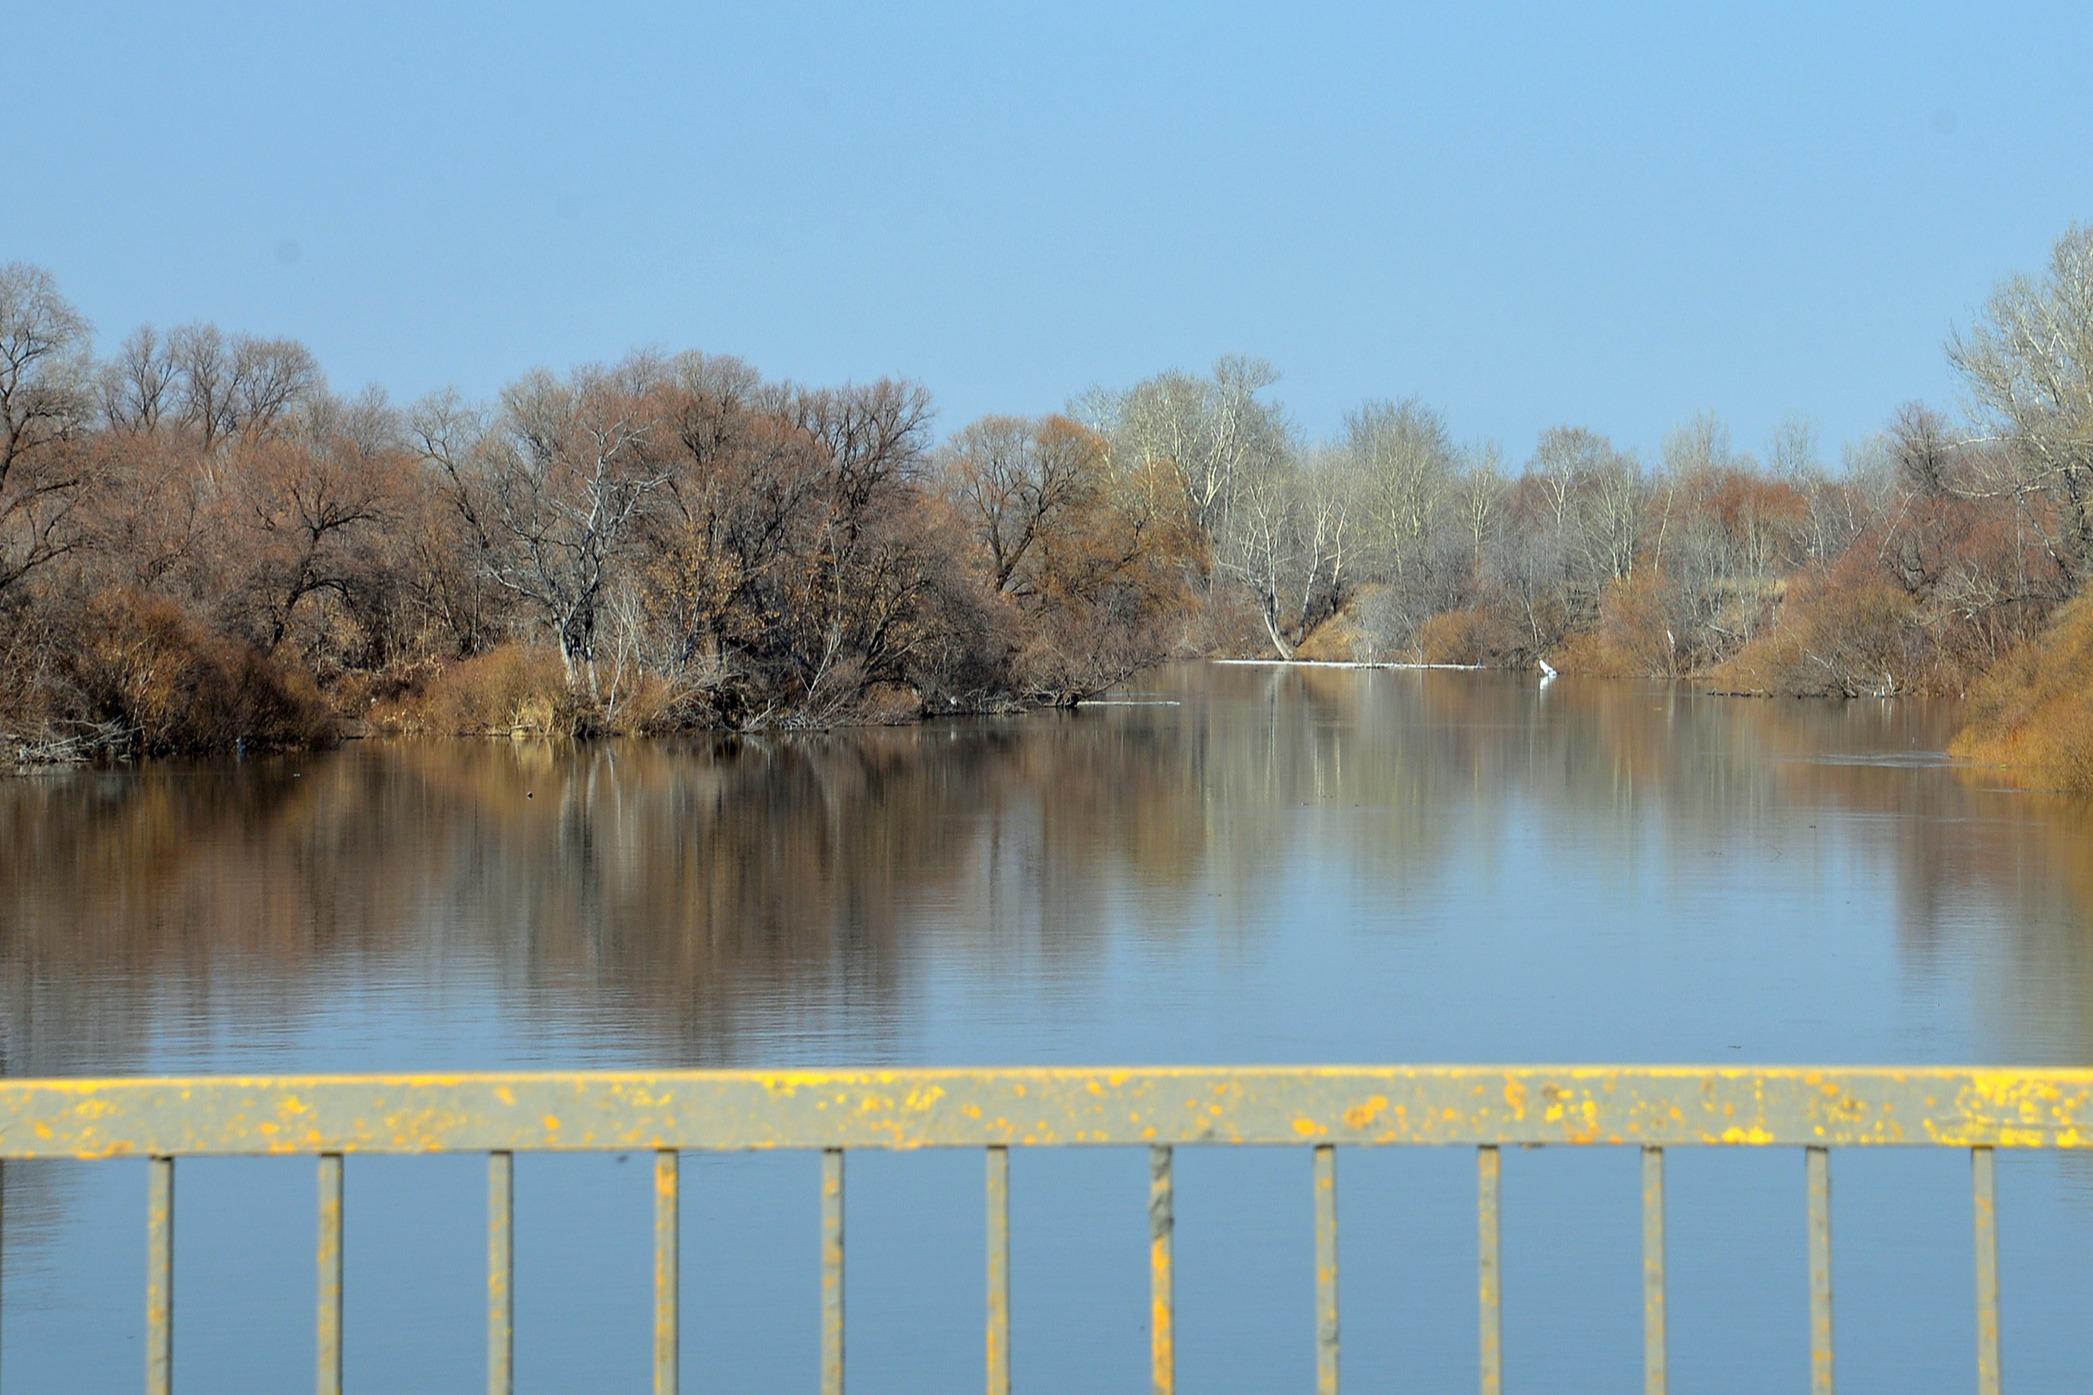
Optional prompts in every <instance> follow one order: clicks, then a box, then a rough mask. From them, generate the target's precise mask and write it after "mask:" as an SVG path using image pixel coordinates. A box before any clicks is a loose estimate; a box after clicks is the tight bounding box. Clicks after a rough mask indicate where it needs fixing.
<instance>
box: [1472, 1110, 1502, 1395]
mask: <svg viewBox="0 0 2093 1395" xmlns="http://www.w3.org/2000/svg"><path fill="white" fill-rule="evenodd" d="M1502 1168H1503V1162H1502V1159H1501V1158H1500V1157H1499V1155H1498V1151H1497V1145H1496V1144H1494V1143H1485V1144H1484V1145H1483V1146H1482V1147H1480V1148H1477V1149H1476V1150H1475V1182H1476V1185H1475V1191H1476V1236H1475V1239H1476V1245H1475V1249H1476V1281H1477V1297H1478V1300H1479V1301H1478V1304H1477V1307H1478V1309H1479V1311H1480V1313H1481V1331H1480V1332H1479V1334H1478V1336H1479V1339H1480V1341H1479V1345H1480V1348H1481V1353H1482V1389H1483V1395H1504V1285H1503V1279H1502V1274H1501V1266H1500V1264H1499V1238H1498V1230H1499V1226H1498V1209H1497V1203H1498V1190H1499V1188H1498V1179H1499V1176H1500V1174H1501V1172H1502Z"/></svg>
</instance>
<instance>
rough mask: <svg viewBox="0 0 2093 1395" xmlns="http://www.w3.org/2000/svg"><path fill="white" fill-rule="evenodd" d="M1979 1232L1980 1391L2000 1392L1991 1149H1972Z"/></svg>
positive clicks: (1995, 1174) (1995, 1212)
mask: <svg viewBox="0 0 2093 1395" xmlns="http://www.w3.org/2000/svg"><path fill="white" fill-rule="evenodd" d="M1969 1160H1970V1181H1971V1191H1972V1193H1973V1195H1974V1200H1975V1203H1976V1206H1975V1210H1976V1231H1977V1237H1976V1238H1977V1390H1978V1392H1979V1395H1999V1388H2000V1381H2001V1377H2000V1375H1999V1212H1998V1161H1997V1159H1996V1157H1995V1156H1994V1155H1993V1153H1992V1151H1991V1149H1989V1148H1972V1149H1970V1159H1969Z"/></svg>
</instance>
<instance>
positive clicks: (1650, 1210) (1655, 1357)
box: [1642, 1148, 1671, 1395]
mask: <svg viewBox="0 0 2093 1395" xmlns="http://www.w3.org/2000/svg"><path fill="white" fill-rule="evenodd" d="M1670 1379H1671V1377H1670V1362H1669V1360H1668V1358H1667V1354H1666V1351H1665V1331H1664V1150H1663V1149H1662V1148H1645V1149H1643V1150H1642V1388H1643V1395H1665V1390H1666V1388H1667V1386H1668V1385H1669V1384H1670Z"/></svg>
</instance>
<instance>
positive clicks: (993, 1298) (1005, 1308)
mask: <svg viewBox="0 0 2093 1395" xmlns="http://www.w3.org/2000/svg"><path fill="white" fill-rule="evenodd" d="M988 1395H1010V1150H1009V1149H1008V1148H1006V1147H1003V1146H1001V1145H1000V1144H992V1145H990V1147H989V1149H988Z"/></svg>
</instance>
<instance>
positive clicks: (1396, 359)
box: [0, 0, 2093, 460]
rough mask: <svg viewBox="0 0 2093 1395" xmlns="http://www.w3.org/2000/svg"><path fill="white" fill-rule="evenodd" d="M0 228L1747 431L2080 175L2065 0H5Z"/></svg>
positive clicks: (787, 368) (949, 408)
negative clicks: (1344, 0) (1310, 3)
mask: <svg viewBox="0 0 2093 1395" xmlns="http://www.w3.org/2000/svg"><path fill="white" fill-rule="evenodd" d="M8 27H9V30H10V43H9V47H10V49H11V50H12V51H13V53H14V55H15V59H14V61H12V62H10V64H9V77H8V83H9V87H10V89H11V92H12V99H11V101H10V109H11V111H12V112H13V113H14V116H13V128H12V134H11V137H10V141H9V146H10V163H11V165H12V166H13V172H12V174H11V177H10V187H11V190H12V191H13V192H12V193H11V194H10V195H9V197H8V198H7V199H6V200H4V202H0V260H22V261H28V262H31V263H35V264H38V265H42V266H46V267H48V268H50V269H51V270H52V272H53V273H54V274H55V275H56V276H57V277H58V279H59V281H60V283H61V284H62V285H64V286H65V287H66V288H67V291H68V293H69V295H70V296H71V297H72V298H73V299H74V300H75V301H76V303H77V304H78V305H79V306H80V308H81V309H82V311H83V312H84V313H85V314H87V315H88V316H89V317H90V318H91V319H92V320H93V321H94V322H95V323H96V326H97V328H98V330H99V332H100V337H101V339H102V341H103V342H105V343H113V342H114V341H115V340H116V339H117V338H119V337H120V336H121V335H122V334H123V333H124V332H125V331H127V330H128V329H129V328H130V327H132V326H133V325H136V324H138V323H141V322H155V323H160V324H171V323H181V322H186V321H190V320H195V319H208V320H215V321H217V322H219V323H222V324H227V325H233V326H239V327H241V328H243V329H247V330H251V331H253V332H256V333H262V334H279V333H280V334H291V335H295V336H298V337H300V338H302V339H304V340H305V341H306V342H308V343H310V344H311V345H312V347H313V349H314V351H315V353H316V355H317V357H318V358H319V360H320V361H321V362H323V363H325V364H327V365H328V368H329V372H330V376H331V377H333V379H334V380H335V381H336V382H337V384H339V385H340V386H342V387H344V388H350V389H353V388H354V387H355V386H357V385H359V384H361V383H363V382H368V381H375V382H379V383H381V384H383V385H384V386H385V387H386V388H388V389H389V390H390V391H391V392H392V393H393V394H394V396H395V397H396V398H400V399H402V400H405V399H410V398H413V397H417V396H419V395H421V394H422V393H424V392H427V391H429V390H431V389H433V388H436V387H439V386H441V385H443V384H446V383H452V382H455V383H457V384H458V386H459V387H461V388H462V389H463V390H464V391H465V392H467V393H468V394H469V395H474V396H484V395H487V394H489V393H491V392H492V391H493V390H494V389H495V388H496V387H497V386H498V385H500V384H501V383H503V382H506V381H509V380H511V379H513V378H514V377H515V376H516V375H517V374H518V373H520V372H521V371H523V370H525V369H528V368H530V367H533V366H541V365H542V366H550V367H553V368H564V367H566V366H568V365H571V364H573V363H575V362H577V361H582V360H588V359H596V360H602V361H609V360H613V359H616V358H617V357H619V356H621V355H622V354H623V353H624V352H625V351H626V350H628V349H629V348H631V347H633V346H634V345H645V344H659V345H661V346H663V347H667V348H682V347H689V346H696V347H702V348H706V349H710V350H714V351H724V352H732V353H737V354H740V355H743V356H745V357H747V358H749V359H751V360H752V361H754V362H756V363H757V364H759V365H761V366H762V367H763V368H764V370H765V371H766V372H768V373H770V374H773V375H777V376H787V377H792V378H796V379H799V380H802V381H815V382H833V381H841V380H846V379H855V380H861V381H862V380H867V379H871V378H875V377H878V376H881V375H885V374H906V375H908V376H911V377H914V378H916V379H918V380H920V381H923V382H925V383H928V384H929V385H931V386H932V387H933V389H934V390H935V392H936V394H937V402H938V406H939V415H940V427H941V429H943V430H952V429H956V428H957V427H958V426H959V425H961V424H963V423H965V422H966V421H968V420H971V419H972V418H974V417H975V416H978V415H979V414H981V413H983V412H986V411H991V410H1002V411H1014V412H1026V413H1036V412H1042V411H1046V410H1051V409H1053V408H1055V407H1058V406H1060V405H1061V404H1062V403H1063V402H1064V401H1066V400H1067V399H1068V398H1069V397H1070V396H1071V395H1072V394H1074V393H1077V392H1079V391H1080V390H1081V389H1083V388H1084V387H1085V386H1087V385H1089V384H1092V383H1106V384H1112V385H1123V384H1126V383H1129V382H1132V381H1134V380H1135V379H1137V378H1139V377H1141V376H1142V375H1144V374H1146V373H1149V372H1152V371H1153V370H1154V369H1155V368H1156V367H1157V366H1159V365H1170V364H1176V365H1180V366H1183V367H1185V368H1189V369H1198V368H1201V367H1203V366H1205V365H1206V364H1209V363H1211V362H1212V361H1213V360H1214V359H1215V357H1216V356H1217V355H1219V354H1222V353H1225V352H1231V351H1248V352H1253V353H1256V354H1260V355H1263V356H1265V357H1267V358H1269V359H1271V360H1272V361H1273V362H1275V363H1277V364H1278V365H1279V366H1280V367H1281V368H1282V369H1283V370H1284V371H1285V373H1286V375H1287V380H1286V383H1285V385H1284V389H1283V391H1284V394H1285V397H1286V400H1287V402H1288V404H1289V407H1290V409H1291V410H1292V411H1293V413H1294V414H1295V415H1296V416H1297V417H1298V418H1299V420H1300V423H1301V425H1302V426H1304V427H1305V428H1306V429H1307V430H1308V431H1309V432H1310V433H1311V434H1315V435H1322V434H1327V433H1329V432H1331V431H1333V430H1335V429H1336V428H1337V426H1338V424H1339V421H1340V418H1341V415H1342V413H1343V412H1344V410H1345V409H1346V408H1347V407H1349V406H1350V405H1352V404H1353V403H1355V402H1357V401H1360V400H1362V399H1366V398H1370V397H1383V396H1390V397H1401V396H1407V395H1411V394H1415V395H1417V396H1420V397H1422V398H1424V399H1426V400H1428V401H1431V402H1434V403H1437V404H1439V405H1440V406H1441V407H1442V408H1443V409H1444V410H1445V412H1446V413H1447V416H1448V417H1449V419H1450V420H1451V421H1452V422H1454V423H1455V424H1456V427H1457V429H1458V430H1459V431H1460V432H1461V433H1462V434H1463V435H1464V436H1465V435H1473V436H1485V435H1487V436H1493V437H1497V438H1499V439H1501V440H1502V441H1503V442H1504V443H1505V445H1506V447H1507V449H1508V451H1509V452H1510V453H1511V454H1512V455H1514V456H1523V455H1524V453H1525V451H1526V449H1527V448H1528V445H1529V444H1530V443H1531V442H1532V441H1533V439H1534V438H1535V436H1536V434H1537V433H1538V432H1539V430H1541V429H1542V428H1544V427H1546V426H1548V425H1551V424H1553V423H1557V422H1561V421H1566V420H1567V421H1579V422H1584V423H1587V424H1589V425H1591V426H1593V427H1595V428H1597V429H1599V430H1602V431H1605V432H1607V433H1609V434H1610V435H1612V436H1613V437H1614V439H1616V440H1617V441H1619V442H1620V443H1621V444H1623V445H1624V446H1626V447H1630V448H1632V449H1635V450H1636V451H1637V452H1638V453H1639V454H1640V455H1641V456H1642V457H1643V458H1645V459H1646V460H1648V459H1654V458H1655V456H1656V455H1657V450H1658V445H1659V442H1660V440H1661V437H1662V435H1663V432H1664V431H1665V430H1666V429H1667V428H1668V427H1669V426H1671V425H1672V424H1673V423H1676V422H1677V421H1679V420H1681V419H1683V418H1685V417H1687V416H1688V415H1690V414H1691V413H1693V412H1695V411H1697V410H1700V409H1702V408H1707V407H1714V408H1717V409H1719V410H1720V411H1722V412H1723V413H1724V414H1725V415H1726V416H1727V417H1729V418H1730V420H1731V421H1732V422H1733V423H1734V427H1735V431H1736V435H1737V440H1738V444H1739V445H1740V446H1742V447H1748V448H1751V449H1754V450H1759V451H1763V449H1764V446H1765V443H1766V442H1767V440H1768V439H1769V438H1770V436H1771V435H1772V433H1773V432H1774V430H1775V429H1776V426H1777V424H1778V423H1779V422H1780V421H1781V419H1782V418H1783V417H1784V416H1786V415H1787V414H1789V413H1791V412H1799V413H1802V414H1804V415H1807V416H1809V417H1812V418H1814V419H1815V420H1816V422H1817V423H1818V424H1819V427H1820V430H1821V433H1822V436H1823V438H1824V439H1825V441H1826V442H1827V443H1828V444H1831V445H1833V446H1835V445H1836V443H1837V442H1840V441H1842V440H1846V439H1851V438H1854V437H1857V436H1861V435H1864V434H1866V433H1868V432H1871V431H1873V430H1875V429H1876V428H1878V427H1879V426H1880V425H1881V424H1882V423H1883V422H1884V421H1885V420H1886V419H1888V417H1889V415H1890V414H1891V413H1892V412H1893V411H1894V409H1895V408H1896V406H1897V405H1898V404H1899V403H1901V402H1903V401H1905V400H1907V399H1910V398H1913V397H1924V398H1928V399H1931V400H1936V401H1939V402H1940V404H1941V405H1943V406H1947V407H1953V406H1954V405H1955V392H1956V388H1955V383H1954V380H1953V378H1952V376H1951V372H1950V370H1949V368H1948V366H1947V364H1946V363H1945V362H1944V360H1943V356H1942V354H1941V346H1942V343H1943V340H1944V339H1945V338H1946V336H1947V335H1948V333H1949V331H1950V330H1951V328H1952V327H1953V326H1955V325H1957V324H1960V323H1964V322H1966V321H1967V319H1968V317H1969V316H1970V314H1971V313H1972V312H1973V310H1974V309H1975V308H1976V307H1978V306H1979V305H1980V304H1981V303H1982V302H1983V301H1984V299H1985V297H1986V296H1987V295H1988V294H1989V292H1990V290H1991V289H1992V286H1993V283H1994V281H1995V279H1996V278H1997V276H1998V275H1999V272H2000V269H2001V268H2008V267H2027V266H2033V265H2037V264H2039V262H2040V260H2041V258H2042V256H2043V254H2044V252H2045V250H2046V249H2047V247H2048V246H2049V244H2050V242H2051V240H2052V239H2054V237H2055V236H2056V235H2057V232H2058V230H2059V229H2061V228H2063V227H2066V226H2068V225H2069V224H2071V223H2073V222H2074V221H2079V220H2083V219H2084V218H2086V217H2087V216H2088V214H2089V212H2093V187H2089V181H2088V179H2087V177H2086V174H2085V170H2086V165H2085V161H2084V157H2083V152H2084V151H2085V150H2086V149H2088V148H2089V146H2093V104H2089V103H2086V102H2083V101H2080V100H2078V99H2077V97H2076V95H2075V94H2077V93H2078V92H2079V90H2080V87H2081V85H2082V78H2083V75H2082V72H2081V66H2082V63H2083V56H2084V54H2085V53H2087V52H2088V51H2093V10H2088V9H2086V8H2085V7H2083V6H2079V5H2073V4H2068V3H2057V4H2048V5H2035V4H2010V5H2005V6H1994V7H1990V8H1988V9H1986V10H1985V11H1984V12H1983V13H1982V14H1981V16H1980V15H1978V14H1977V13H1976V12H1973V11H1969V10H1967V9H1965V8H1962V7H1952V6H1947V5H1939V4H1919V5H1900V6H1897V7H1895V8H1890V7H1886V6H1885V7H1853V8H1844V7H1842V8H1841V9H1840V10H1839V11H1838V12H1836V13H1823V12H1820V11H1819V10H1818V9H1817V8H1815V7H1809V6H1804V5H1801V4H1778V5H1769V6H1756V7H1751V8H1750V10H1749V11H1748V12H1746V11H1743V10H1737V11H1731V10H1730V9H1728V8H1727V7H1723V8H1722V9H1721V10H1720V11H1719V12H1718V10H1717V8H1716V7H1692V6H1658V5H1585V6H1575V7H1511V6H1505V7H1495V6H1490V7H1482V8H1476V7H1458V8H1450V9H1447V10H1445V11H1442V12H1433V11H1430V10H1426V9H1421V8H1403V9H1397V8H1394V7H1377V6H1333V7H1325V8H1315V9H1309V10H1303V9H1302V8H1300V7H1293V6H1279V5H1262V6H1258V5H1234V4H1213V5H1201V6H1196V7H1194V6H1140V7H1120V6H1106V5H1083V4H1068V5H1056V6H1050V7H1043V8H1030V9H1024V10H991V9H984V8H980V7H974V6H965V5H959V4H926V5H912V6H909V7H906V8H905V9H898V10H897V9H890V8H886V7H874V8H865V7H850V6H844V5H828V4H821V5H806V6H794V7H772V6H748V7H740V6H719V7H703V8H699V7H683V6H671V5H665V4H664V5H636V4H620V3H612V4H606V5H600V6H594V7H591V8H590V9H589V10H588V11H587V12H586V14H584V13H583V12H580V11H576V10H574V9H572V8H570V7H565V6H556V5H552V4H549V3H537V2H536V0H532V2H530V3H522V4H518V5H513V6H505V7H502V8H501V9H500V10H498V11H492V10H479V9H477V8H473V7H445V6H424V5H414V4H402V3H393V4H373V5H359V6H355V7H350V8H341V7H335V8H327V7H320V8H312V7H288V8H286V7H281V6H270V5H263V4H259V3H211V2H210V0H206V2H205V3H200V4H198V5H192V6H184V7H181V8H179V9H165V8H159V9H155V8H151V7H146V8H139V7H134V6H127V5H110V4H95V3H83V4H74V5H34V6H25V7H20V11H19V12H18V13H16V14H14V15H12V16H11V17H10V19H9V26H8Z"/></svg>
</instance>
